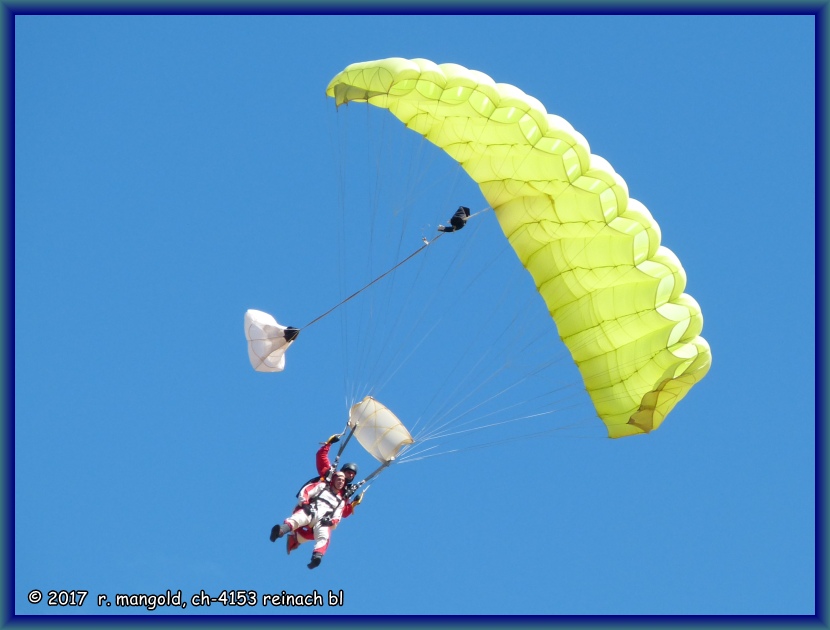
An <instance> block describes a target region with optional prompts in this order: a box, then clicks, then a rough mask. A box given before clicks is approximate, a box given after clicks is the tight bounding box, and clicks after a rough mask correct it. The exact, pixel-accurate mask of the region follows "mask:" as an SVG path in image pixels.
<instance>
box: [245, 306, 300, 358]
mask: <svg viewBox="0 0 830 630" xmlns="http://www.w3.org/2000/svg"><path fill="white" fill-rule="evenodd" d="M286 330H287V331H288V333H287V334H286ZM298 333H299V331H298V330H297V329H296V328H291V327H290V326H281V325H280V324H278V323H277V320H275V319H274V318H273V317H272V316H271V315H269V314H268V313H264V312H263V311H257V310H254V309H249V310H247V311H246V312H245V338H246V339H247V340H248V358H249V359H250V360H251V365H252V366H253V368H254V369H255V370H256V371H257V372H282V371H283V369H284V368H285V352H286V350H288V348H289V346H290V345H291V344H292V343H294V339H296V338H297V334H298Z"/></svg>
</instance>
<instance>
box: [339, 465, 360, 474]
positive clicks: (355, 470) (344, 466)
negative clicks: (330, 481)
mask: <svg viewBox="0 0 830 630" xmlns="http://www.w3.org/2000/svg"><path fill="white" fill-rule="evenodd" d="M340 470H341V471H342V472H346V471H347V470H351V471H352V472H353V473H354V474H355V476H357V464H353V463H352V462H349V463H348V464H343V468H341V469H340Z"/></svg>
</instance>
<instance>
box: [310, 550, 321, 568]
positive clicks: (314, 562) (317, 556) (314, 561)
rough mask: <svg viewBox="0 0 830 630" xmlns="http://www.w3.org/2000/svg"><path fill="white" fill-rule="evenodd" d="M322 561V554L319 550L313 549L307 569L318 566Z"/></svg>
mask: <svg viewBox="0 0 830 630" xmlns="http://www.w3.org/2000/svg"><path fill="white" fill-rule="evenodd" d="M322 561H323V554H321V553H320V552H319V551H315V552H314V553H313V554H311V562H309V563H308V568H309V569H316V568H317V567H319V566H320V563H321V562H322Z"/></svg>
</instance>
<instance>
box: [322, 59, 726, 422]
mask: <svg viewBox="0 0 830 630" xmlns="http://www.w3.org/2000/svg"><path fill="white" fill-rule="evenodd" d="M326 94H327V95H328V96H331V97H333V98H334V99H335V103H336V105H337V106H340V105H343V104H347V103H351V102H368V103H369V104H371V105H374V106H376V107H380V108H383V109H387V110H389V111H390V112H391V113H392V114H394V115H395V116H396V117H397V118H398V119H399V120H401V121H402V122H403V123H404V124H405V125H406V127H408V128H409V129H412V130H413V131H415V132H416V133H419V134H421V135H423V136H424V137H425V138H427V139H428V140H429V141H430V142H432V143H433V144H435V145H437V146H438V147H440V148H441V149H443V150H444V151H446V152H447V153H448V154H449V155H450V156H451V157H452V158H453V159H455V160H456V161H457V162H459V163H460V164H461V166H462V167H463V168H464V170H465V171H466V172H467V173H468V174H469V176H470V177H471V178H472V179H473V180H475V181H476V182H477V183H478V184H479V187H480V188H481V192H482V193H483V195H484V197H485V198H486V199H487V201H488V203H489V204H490V206H491V207H492V208H493V210H494V211H495V215H496V217H497V218H498V221H499V224H500V226H501V228H502V231H503V232H504V234H505V236H506V237H507V238H508V239H509V241H510V244H511V245H512V246H513V249H514V250H515V251H516V254H517V256H518V257H519V259H520V260H521V262H522V264H523V265H524V266H525V268H526V269H527V270H528V271H529V272H530V274H531V276H532V277H533V279H534V281H535V283H536V288H537V290H538V292H539V294H540V295H541V297H542V298H543V299H544V301H545V304H546V305H547V308H548V312H549V313H550V315H551V317H552V318H553V320H554V321H555V323H556V326H557V328H558V331H559V335H560V337H561V338H562V340H563V341H564V343H565V345H566V346H567V347H568V349H569V351H570V353H571V356H572V357H573V360H574V361H575V363H576V365H577V366H578V367H579V370H580V373H581V375H582V379H583V381H584V383H585V388H586V389H587V391H588V393H589V395H590V396H591V399H592V401H593V403H594V407H595V408H596V411H597V414H598V416H599V417H600V418H601V419H602V420H603V422H604V423H605V424H606V426H607V429H608V434H609V436H610V437H615V438H616V437H622V436H626V435H633V434H638V433H647V432H649V431H652V430H653V429H656V428H658V427H659V426H660V424H661V423H662V422H663V419H664V418H665V417H666V414H668V413H669V412H670V411H671V410H672V409H673V408H674V406H675V405H676V404H677V403H678V402H679V401H680V400H681V399H682V398H683V397H684V396H685V395H686V394H687V393H688V392H689V390H690V389H691V388H692V386H693V385H694V384H695V383H697V382H698V381H700V380H701V379H702V378H703V377H704V376H705V375H706V373H707V372H708V370H709V367H710V365H711V360H712V356H711V352H710V349H709V344H708V343H707V342H706V340H705V339H703V338H702V337H700V332H701V330H702V328H703V316H702V314H701V311H700V307H699V306H698V304H697V302H696V301H695V300H694V299H693V298H692V297H691V296H689V295H687V294H685V293H683V291H684V289H685V287H686V274H685V272H684V270H683V267H682V266H681V264H680V261H679V260H678V259H677V257H676V256H675V255H674V254H673V253H672V252H671V251H670V250H668V249H666V248H665V247H663V246H661V245H660V238H661V235H660V229H659V227H658V225H657V223H656V222H655V221H654V219H653V218H652V216H651V214H650V212H649V211H648V210H647V209H646V207H645V206H644V205H643V204H642V203H640V202H638V201H636V200H635V199H631V198H629V196H628V188H627V186H626V183H625V182H624V181H623V179H622V178H621V177H620V176H619V175H618V174H617V173H616V172H614V169H613V168H612V167H611V165H610V164H609V163H608V162H607V161H606V160H604V159H603V158H601V157H599V156H596V155H592V154H591V152H590V149H589V147H588V143H587V141H586V140H585V138H584V137H583V136H582V135H580V134H579V133H578V132H577V131H575V130H574V128H573V127H572V126H571V125H570V124H569V123H568V122H567V121H566V120H565V119H563V118H561V117H559V116H556V115H553V114H549V113H548V112H547V111H546V110H545V107H544V106H543V105H542V103H540V102H539V101H538V100H537V99H535V98H533V97H532V96H528V95H527V94H525V93H524V92H523V91H522V90H520V89H519V88H517V87H514V86H512V85H507V84H504V83H496V82H495V81H493V79H491V78H490V77H488V76H487V75H485V74H483V73H481V72H478V71H475V70H468V69H467V68H464V67H462V66H459V65H456V64H451V63H446V64H441V65H437V64H435V63H433V62H431V61H428V60H426V59H411V60H410V59H401V58H392V59H382V60H379V61H368V62H361V63H355V64H352V65H350V66H348V67H347V68H346V69H345V70H343V71H342V72H341V73H339V74H338V75H337V76H335V77H334V78H333V79H332V80H331V82H330V83H329V85H328V88H327V89H326Z"/></svg>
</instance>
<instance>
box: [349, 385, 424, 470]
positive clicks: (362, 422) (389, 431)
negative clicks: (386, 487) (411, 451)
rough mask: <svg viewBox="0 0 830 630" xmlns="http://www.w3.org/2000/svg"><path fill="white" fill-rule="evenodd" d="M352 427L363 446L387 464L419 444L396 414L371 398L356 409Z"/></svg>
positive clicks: (350, 420) (351, 422) (350, 418)
mask: <svg viewBox="0 0 830 630" xmlns="http://www.w3.org/2000/svg"><path fill="white" fill-rule="evenodd" d="M349 427H350V428H352V429H354V436H355V438H357V441H358V442H360V445H361V446H362V447H363V448H365V449H366V450H367V451H368V452H369V453H370V454H371V455H372V457H374V458H375V459H376V460H378V461H379V462H383V463H387V462H390V461H392V460H393V459H395V457H397V455H398V453H399V452H400V450H401V449H402V448H403V447H404V446H406V445H407V444H413V443H414V442H415V440H413V439H412V436H411V435H410V434H409V431H407V429H406V427H405V426H404V425H403V423H402V422H401V421H400V420H398V418H397V417H396V416H395V414H394V413H392V412H391V411H389V409H388V408H387V407H386V406H384V405H382V404H381V403H379V402H378V401H377V400H375V399H374V398H372V397H371V396H366V398H364V399H363V400H361V401H360V402H359V403H357V404H355V405H352V408H351V410H350V411H349Z"/></svg>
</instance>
